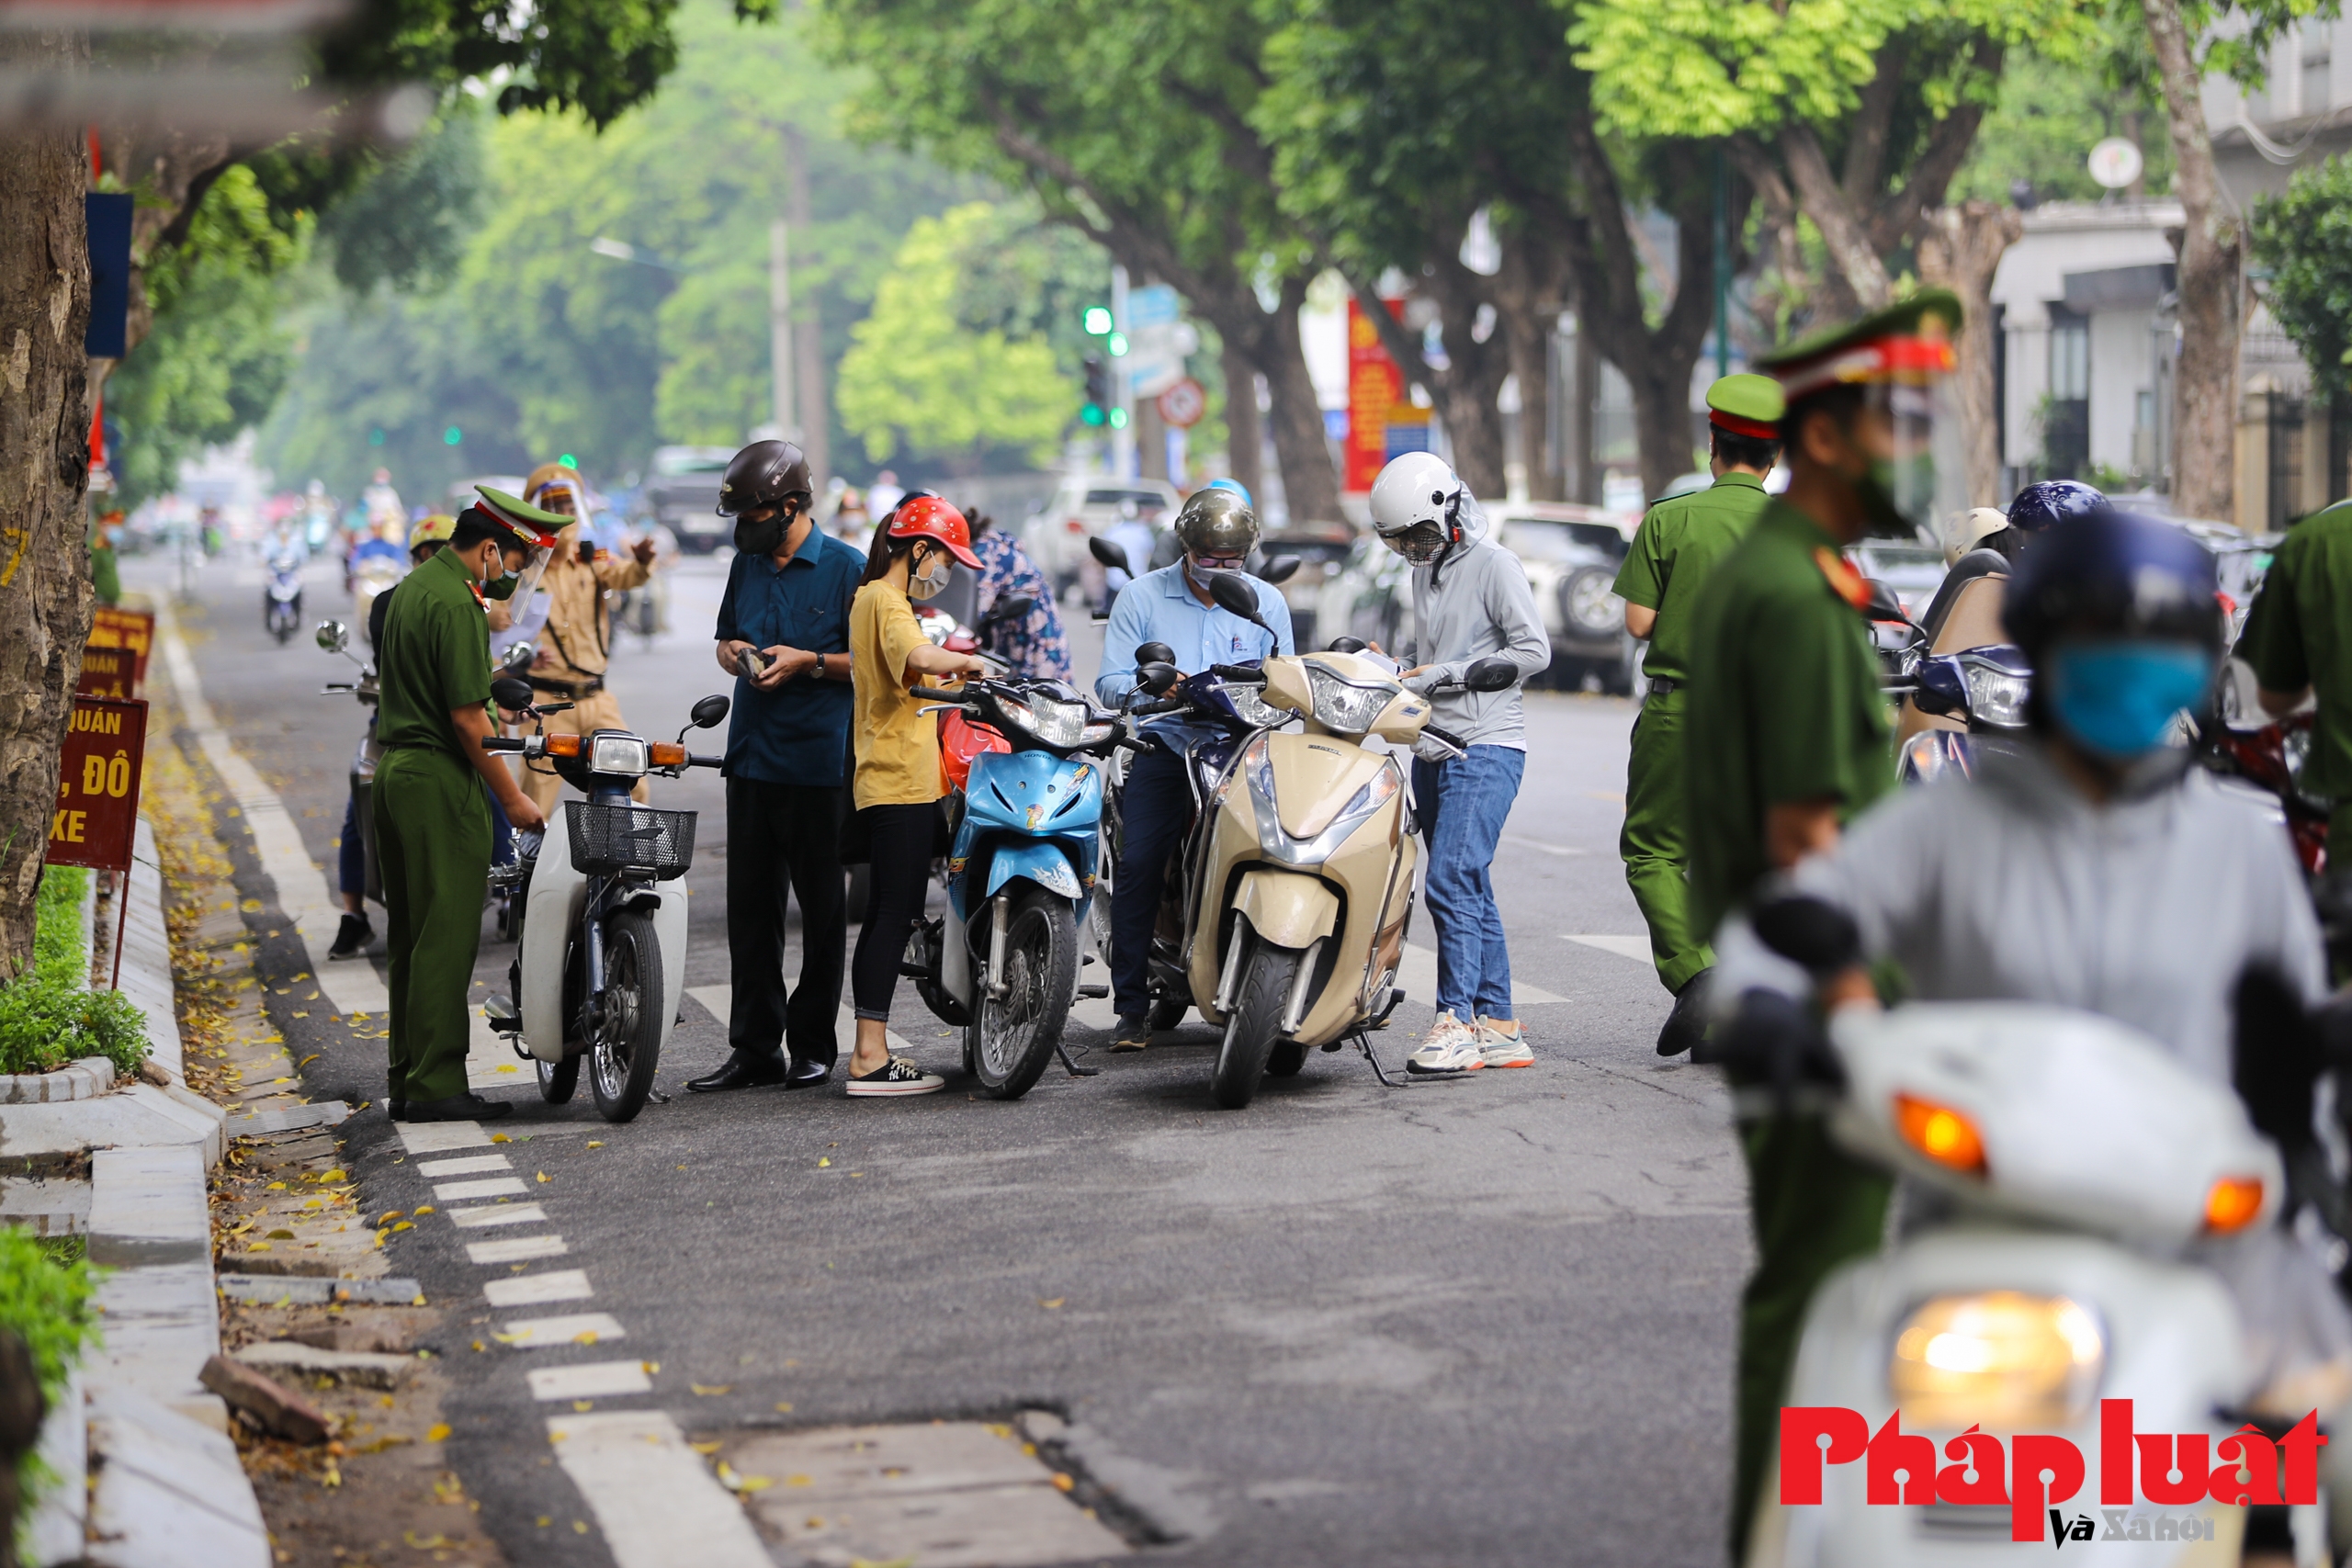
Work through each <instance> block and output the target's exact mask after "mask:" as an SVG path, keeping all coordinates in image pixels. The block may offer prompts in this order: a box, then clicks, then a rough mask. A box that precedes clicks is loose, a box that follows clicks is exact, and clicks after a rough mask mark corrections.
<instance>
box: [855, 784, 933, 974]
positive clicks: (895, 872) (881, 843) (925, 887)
mask: <svg viewBox="0 0 2352 1568" xmlns="http://www.w3.org/2000/svg"><path fill="white" fill-rule="evenodd" d="M857 815H858V818H859V822H860V825H861V826H862V827H863V828H864V829H865V834H866V840H867V843H868V845H869V846H870V848H869V851H868V853H869V855H870V857H871V863H870V864H869V866H868V868H867V873H866V893H865V926H864V927H863V928H862V929H861V930H860V931H858V933H857V953H856V956H855V957H854V958H852V959H851V960H850V965H849V988H850V997H851V999H852V1000H853V1001H854V1003H855V1004H856V1007H857V1016H858V1017H860V1018H878V1019H884V1020H888V1018H889V1016H890V994H891V993H892V992H894V991H896V990H897V989H898V988H899V959H900V958H902V957H904V956H905V954H906V951H907V937H908V935H909V933H910V932H911V931H913V930H914V927H915V922H916V921H917V920H919V919H922V906H923V897H924V895H925V894H926V893H928V892H929V890H930V881H931V850H932V840H933V832H934V831H935V829H936V827H937V824H938V820H939V807H937V806H936V805H935V804H933V803H930V802H926V803H924V804H923V805H921V806H869V807H865V809H864V810H862V811H860V812H859V813H858V814H857Z"/></svg>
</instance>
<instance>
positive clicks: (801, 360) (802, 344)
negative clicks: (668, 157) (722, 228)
mask: <svg viewBox="0 0 2352 1568" xmlns="http://www.w3.org/2000/svg"><path fill="white" fill-rule="evenodd" d="M795 8H796V9H797V6H796V7H795ZM784 169H785V182H786V183H785V197H784V199H785V208H784V214H785V218H786V220H787V221H789V222H790V223H791V225H792V227H793V229H794V230H795V231H797V232H798V234H799V235H800V243H801V246H802V248H803V249H804V250H805V249H806V248H807V247H808V244H809V234H810V233H811V232H813V231H814V224H815V220H814V219H813V218H812V217H811V216H810V214H809V140H808V138H807V137H805V136H803V135H802V134H801V133H800V128H799V127H798V126H797V125H787V126H786V127H785V128H784ZM815 304H816V302H815V301H814V300H810V301H809V303H808V305H807V306H805V307H804V308H803V310H802V312H801V313H802V315H803V316H804V317H805V318H806V319H805V320H802V321H796V322H794V323H793V339H794V344H793V365H794V368H795V371H796V374H795V376H794V378H793V380H794V385H795V387H796V389H797V391H798V392H799V400H798V405H797V406H798V410H799V413H800V434H799V436H798V437H797V439H798V440H799V442H800V450H801V453H802V454H803V455H804V456H805V457H808V459H809V478H810V479H814V480H815V481H816V483H817V491H816V493H817V494H818V495H820V496H821V495H823V494H824V493H825V491H826V488H827V486H829V485H830V484H831V482H832V477H833V442H832V433H833V426H832V416H831V413H830V412H828V411H827V409H826V406H825V336H824V327H823V324H822V323H821V322H820V321H818V320H817V311H816V309H815Z"/></svg>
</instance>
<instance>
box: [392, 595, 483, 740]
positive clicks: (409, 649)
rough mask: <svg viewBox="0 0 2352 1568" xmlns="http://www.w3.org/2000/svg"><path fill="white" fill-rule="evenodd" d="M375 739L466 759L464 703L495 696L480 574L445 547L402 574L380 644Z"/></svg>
mask: <svg viewBox="0 0 2352 1568" xmlns="http://www.w3.org/2000/svg"><path fill="white" fill-rule="evenodd" d="M376 681H377V686H378V688H379V693H380V695H379V697H378V698H377V705H376V738H377V739H379V740H380V741H381V742H383V744H384V745H385V747H386V748H388V749H389V748H390V747H394V746H420V747H424V748H425V749H427V750H435V751H446V752H447V753H448V754H449V755H450V756H452V757H463V756H464V755H465V752H464V751H463V750H460V749H459V747H458V727H457V726H456V725H454V724H452V723H451V722H450V721H449V715H450V713H451V712H452V711H453V710H455V709H458V708H461V707H469V706H472V705H476V704H480V703H486V702H488V701H490V621H489V618H488V617H487V616H485V615H483V614H482V607H481V600H480V599H477V598H476V597H475V596H474V576H473V573H472V572H470V571H468V570H466V566H465V563H464V562H463V561H461V560H459V559H458V552H457V551H455V550H451V549H443V550H442V551H440V552H439V553H438V554H436V555H435V556H434V557H433V558H431V559H429V560H427V561H426V562H425V563H424V565H423V566H421V567H418V568H417V569H416V570H414V571H412V572H410V573H409V574H408V575H407V576H406V577H404V578H402V579H401V585H400V592H397V593H394V594H393V595H392V602H391V604H390V607H389V608H388V609H386V610H385V612H384V635H383V641H382V642H381V643H380V644H379V646H378V647H377V649H376Z"/></svg>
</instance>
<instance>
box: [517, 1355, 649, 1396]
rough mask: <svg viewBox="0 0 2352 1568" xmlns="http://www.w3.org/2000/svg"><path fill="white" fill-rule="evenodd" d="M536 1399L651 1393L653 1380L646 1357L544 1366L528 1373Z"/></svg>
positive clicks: (532, 1393) (532, 1394) (532, 1392)
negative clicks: (648, 1372)
mask: <svg viewBox="0 0 2352 1568" xmlns="http://www.w3.org/2000/svg"><path fill="white" fill-rule="evenodd" d="M528 1378H529V1382H530V1384H531V1397H532V1398H533V1399H606V1398H611V1397H613V1396H615V1395H618V1394H624V1393H652V1392H653V1380H652V1379H651V1378H650V1377H647V1376H646V1375H645V1363H644V1362H643V1361H585V1362H582V1363H581V1364H580V1365H578V1366H575V1367H540V1368H538V1369H537V1370H536V1371H532V1372H531V1373H529V1374H528Z"/></svg>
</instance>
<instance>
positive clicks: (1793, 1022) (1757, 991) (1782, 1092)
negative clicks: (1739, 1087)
mask: <svg viewBox="0 0 2352 1568" xmlns="http://www.w3.org/2000/svg"><path fill="white" fill-rule="evenodd" d="M1702 1053H1703V1055H1702ZM1691 1059H1692V1060H1694V1061H1706V1062H1719V1063H1721V1064H1722V1065H1723V1066H1724V1068H1725V1069H1726V1070H1727V1071H1728V1072H1729V1073H1730V1074H1731V1076H1732V1081H1733V1082H1735V1083H1738V1084H1763V1085H1766V1086H1769V1087H1770V1089H1771V1090H1772V1098H1773V1101H1774V1105H1775V1109H1776V1110H1777V1111H1779V1113H1780V1114H1781V1115H1783V1116H1785V1115H1787V1114H1789V1112H1790V1111H1792V1110H1793V1109H1794V1108H1795V1104H1796V1093H1797V1088H1798V1086H1799V1085H1800V1084H1811V1085H1816V1086H1819V1087H1821V1088H1824V1089H1832V1090H1838V1089H1844V1088H1845V1087H1846V1069H1845V1068H1844V1066H1841V1065H1840V1064H1839V1062H1838V1053H1837V1052H1836V1051H1835V1050H1833V1049H1832V1048H1831V1046H1830V1044H1829V1037H1828V1035H1827V1034H1826V1032H1823V1030H1822V1027H1821V1020H1820V1018H1819V1016H1818V1015H1816V1014H1815V1011H1814V1010H1813V1008H1812V1007H1811V1006H1810V1005H1809V1004H1808V1003H1805V1002H1802V1001H1799V1000H1797V999H1796V998H1792V997H1786V996H1783V995H1781V993H1780V992H1778V991H1768V990H1765V989H1763V988H1761V987H1757V988H1754V989H1750V990H1747V991H1745V992H1743V993H1741V995H1740V998H1739V1010H1738V1011H1736V1013H1734V1014H1733V1015H1732V1017H1731V1019H1730V1021H1728V1022H1725V1023H1724V1024H1721V1025H1718V1026H1717V1027H1716V1029H1715V1030H1714V1031H1713V1033H1711V1034H1710V1035H1709V1036H1708V1037H1707V1038H1706V1039H1705V1040H1704V1041H1702V1043H1700V1044H1699V1045H1698V1046H1697V1047H1695V1048H1694V1049H1693V1050H1692V1051H1691Z"/></svg>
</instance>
